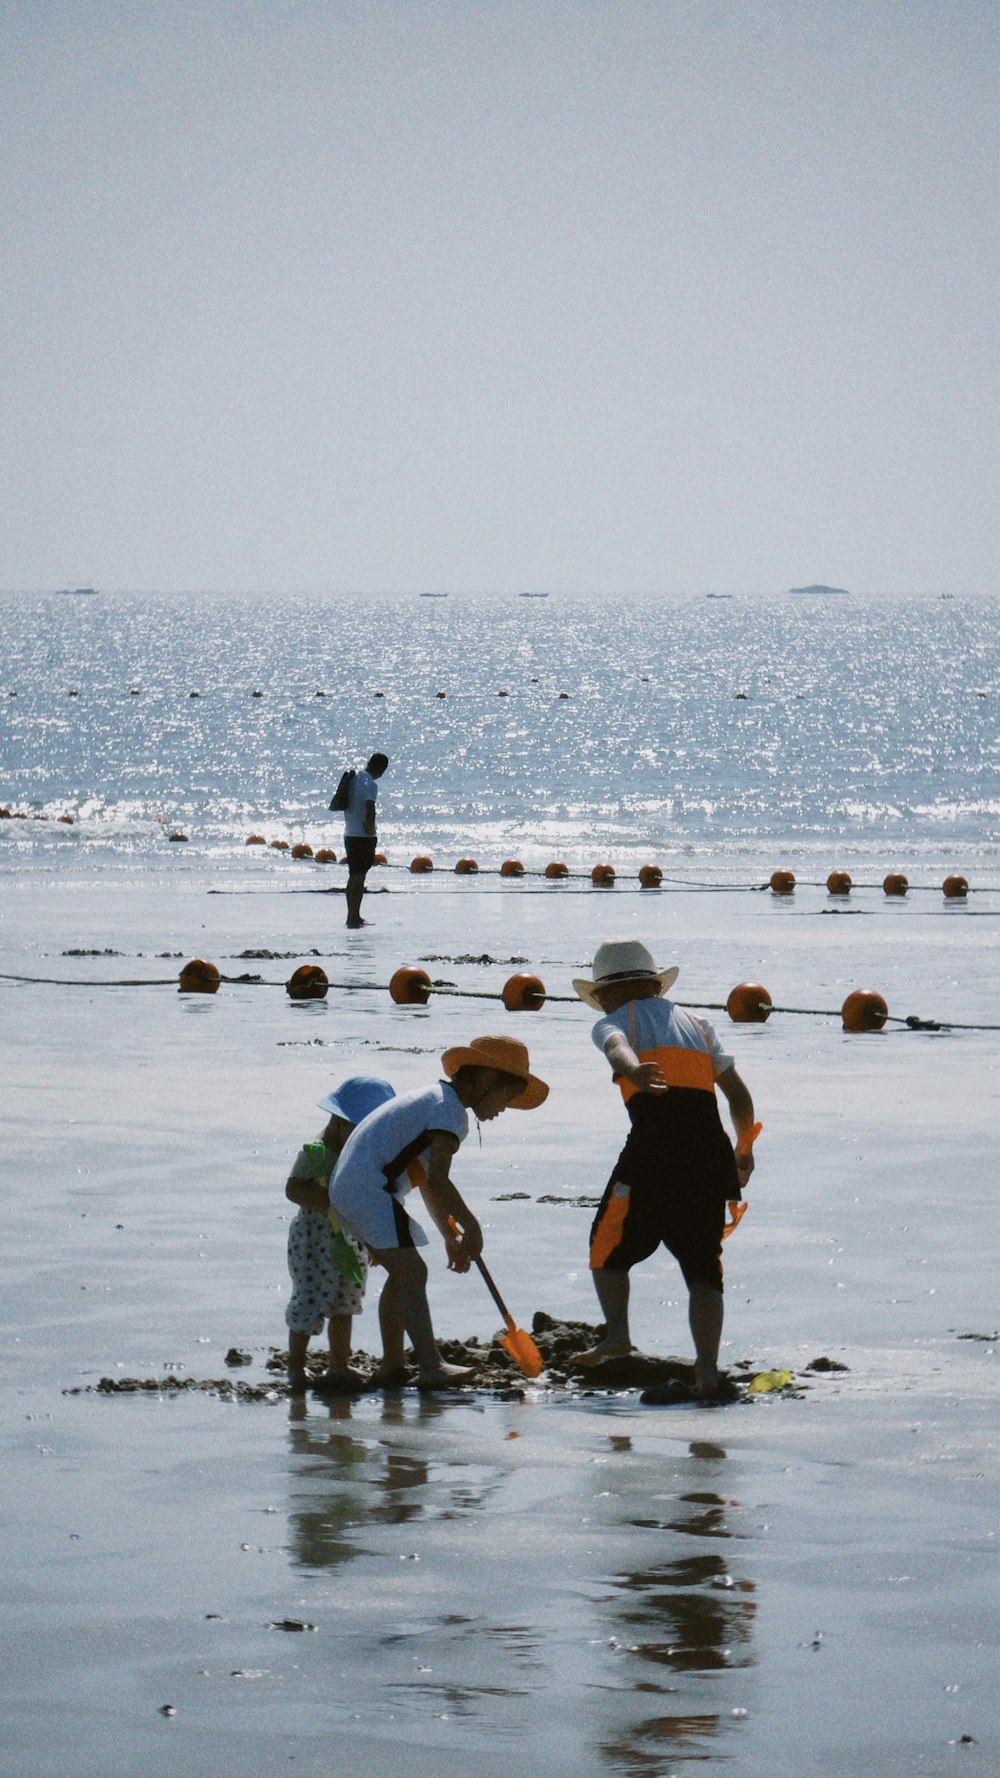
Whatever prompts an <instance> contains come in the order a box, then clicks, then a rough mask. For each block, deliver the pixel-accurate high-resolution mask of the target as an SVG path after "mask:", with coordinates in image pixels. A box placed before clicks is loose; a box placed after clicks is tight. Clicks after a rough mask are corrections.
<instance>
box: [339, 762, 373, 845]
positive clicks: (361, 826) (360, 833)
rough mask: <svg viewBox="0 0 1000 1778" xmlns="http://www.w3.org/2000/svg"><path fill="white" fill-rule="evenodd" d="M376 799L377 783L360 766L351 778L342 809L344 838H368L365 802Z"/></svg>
mask: <svg viewBox="0 0 1000 1778" xmlns="http://www.w3.org/2000/svg"><path fill="white" fill-rule="evenodd" d="M377 801H378V785H377V783H376V781H375V779H374V778H373V777H372V775H371V773H370V772H366V771H365V770H364V768H363V767H362V769H361V771H360V772H355V774H354V777H353V778H352V779H351V788H350V790H349V791H348V793H347V807H346V809H345V810H344V838H345V840H364V839H368V838H370V835H369V833H368V830H367V828H366V827H365V804H366V803H374V802H377Z"/></svg>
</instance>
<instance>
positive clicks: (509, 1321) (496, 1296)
mask: <svg viewBox="0 0 1000 1778" xmlns="http://www.w3.org/2000/svg"><path fill="white" fill-rule="evenodd" d="M476 1265H477V1266H478V1267H479V1271H480V1275H481V1277H482V1280H483V1283H484V1284H485V1286H486V1288H487V1290H488V1291H489V1293H490V1296H491V1297H492V1298H493V1301H494V1302H495V1303H496V1306H497V1308H498V1309H499V1311H500V1313H501V1315H502V1316H503V1318H504V1321H505V1323H506V1326H507V1331H508V1333H513V1332H514V1331H515V1322H514V1317H513V1315H512V1314H511V1312H510V1310H509V1309H508V1307H507V1304H506V1303H505V1302H504V1300H503V1297H502V1296H501V1295H500V1292H499V1291H498V1289H497V1287H496V1285H495V1284H494V1282H493V1280H492V1278H491V1277H490V1275H489V1272H488V1271H487V1270H486V1266H485V1264H484V1263H483V1261H482V1260H481V1259H477V1260H476Z"/></svg>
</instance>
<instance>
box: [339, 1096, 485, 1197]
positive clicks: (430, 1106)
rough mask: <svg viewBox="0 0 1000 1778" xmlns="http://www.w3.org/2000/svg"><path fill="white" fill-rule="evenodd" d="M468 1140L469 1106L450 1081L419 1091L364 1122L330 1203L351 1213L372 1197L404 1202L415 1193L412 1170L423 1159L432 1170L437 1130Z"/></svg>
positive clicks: (343, 1156)
mask: <svg viewBox="0 0 1000 1778" xmlns="http://www.w3.org/2000/svg"><path fill="white" fill-rule="evenodd" d="M439 1130H443V1131H444V1132H446V1134H448V1135H451V1136H455V1137H457V1139H458V1141H459V1142H464V1141H465V1138H466V1136H467V1135H468V1134H469V1119H468V1115H467V1113H466V1109H465V1106H464V1105H463V1104H462V1101H461V1099H460V1098H459V1096H458V1094H457V1093H456V1091H455V1089H454V1087H453V1086H452V1084H451V1081H450V1080H439V1081H438V1083H437V1085H436V1086H433V1087H418V1088H417V1089H416V1091H415V1092H412V1093H400V1094H398V1096H397V1097H396V1098H395V1099H388V1100H387V1101H386V1103H385V1104H384V1105H379V1106H378V1107H377V1109H376V1110H375V1111H372V1112H369V1114H368V1116H367V1117H366V1118H363V1119H362V1121H361V1123H360V1124H359V1125H358V1127H357V1129H356V1130H355V1131H354V1133H353V1135H351V1136H349V1137H348V1139H347V1141H346V1142H345V1144H344V1146H343V1148H342V1149H341V1151H340V1158H339V1160H338V1162H337V1165H336V1167H335V1169H334V1174H333V1178H332V1180H331V1181H330V1202H331V1204H332V1205H333V1207H334V1209H335V1210H338V1211H339V1210H341V1209H343V1211H344V1213H345V1215H348V1216H349V1214H350V1211H351V1208H352V1206H354V1205H357V1204H359V1203H361V1202H363V1201H364V1199H366V1198H371V1196H372V1195H373V1194H374V1195H375V1196H377V1197H382V1196H383V1195H386V1194H387V1195H390V1196H392V1197H394V1198H404V1197H405V1196H406V1194H407V1192H410V1191H412V1190H413V1182H412V1180H410V1179H409V1178H408V1177H407V1174H406V1168H407V1166H408V1165H409V1164H410V1163H411V1162H413V1161H419V1162H420V1164H421V1165H422V1166H423V1167H424V1168H426V1166H427V1158H428V1154H429V1151H430V1146H431V1138H432V1137H433V1136H434V1135H435V1134H436V1133H437V1131H439Z"/></svg>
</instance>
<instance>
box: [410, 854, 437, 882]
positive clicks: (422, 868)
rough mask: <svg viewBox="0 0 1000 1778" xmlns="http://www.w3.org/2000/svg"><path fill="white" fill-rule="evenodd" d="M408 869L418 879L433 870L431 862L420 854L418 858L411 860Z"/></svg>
mask: <svg viewBox="0 0 1000 1778" xmlns="http://www.w3.org/2000/svg"><path fill="white" fill-rule="evenodd" d="M410 869H411V871H412V872H413V874H414V876H415V877H420V876H424V875H425V874H426V872H427V871H429V870H433V869H434V866H433V864H432V863H431V860H430V859H429V858H427V857H425V856H424V854H423V853H421V854H420V855H419V857H417V858H413V859H411V861H410Z"/></svg>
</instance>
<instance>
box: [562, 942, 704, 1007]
mask: <svg viewBox="0 0 1000 1778" xmlns="http://www.w3.org/2000/svg"><path fill="white" fill-rule="evenodd" d="M593 967H594V979H593V981H592V982H590V981H587V980H586V978H585V977H584V976H579V977H575V978H574V981H573V986H574V988H575V989H576V991H577V993H578V994H579V996H580V999H581V1000H585V1001H586V1003H587V1005H588V1006H592V1007H594V1008H595V1010H596V1011H597V1012H603V1010H604V1009H603V1007H602V1006H601V1003H600V1001H599V1000H598V999H597V996H596V993H595V990H596V989H597V988H607V987H610V985H611V983H612V982H634V981H651V982H659V984H660V992H661V993H663V992H664V991H665V990H666V989H667V988H670V987H672V986H673V984H674V982H675V981H676V980H677V977H678V976H679V974H680V970H679V969H678V968H677V967H676V966H673V967H671V968H670V969H657V967H656V964H655V963H654V962H653V959H652V957H651V956H650V954H649V952H648V951H647V949H646V947H645V945H641V944H640V943H639V941H638V939H635V938H609V939H607V940H606V941H605V943H604V944H603V945H598V947H597V949H596V951H595V952H594V966H593Z"/></svg>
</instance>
